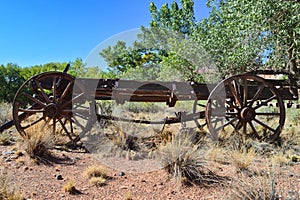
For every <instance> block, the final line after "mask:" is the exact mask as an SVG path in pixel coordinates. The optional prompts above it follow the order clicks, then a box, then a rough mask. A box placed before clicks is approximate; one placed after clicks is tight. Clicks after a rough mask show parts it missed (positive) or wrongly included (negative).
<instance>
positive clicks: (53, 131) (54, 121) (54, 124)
mask: <svg viewBox="0 0 300 200" xmlns="http://www.w3.org/2000/svg"><path fill="white" fill-rule="evenodd" d="M52 133H53V134H55V133H56V119H55V118H53V119H52Z"/></svg>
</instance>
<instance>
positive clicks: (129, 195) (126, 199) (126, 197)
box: [124, 190, 133, 200]
mask: <svg viewBox="0 0 300 200" xmlns="http://www.w3.org/2000/svg"><path fill="white" fill-rule="evenodd" d="M132 199H133V198H132V191H130V190H129V191H127V192H126V194H125V195H124V200H132Z"/></svg>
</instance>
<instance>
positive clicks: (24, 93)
mask: <svg viewBox="0 0 300 200" xmlns="http://www.w3.org/2000/svg"><path fill="white" fill-rule="evenodd" d="M22 95H24V96H25V97H26V98H27V99H30V100H31V101H33V102H34V103H37V104H38V105H40V106H42V107H43V108H44V107H45V106H46V105H45V104H44V103H43V102H41V101H40V100H38V99H37V98H35V97H33V96H31V95H29V94H27V93H26V92H22Z"/></svg>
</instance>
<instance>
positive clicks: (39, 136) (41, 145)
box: [25, 126, 55, 162]
mask: <svg viewBox="0 0 300 200" xmlns="http://www.w3.org/2000/svg"><path fill="white" fill-rule="evenodd" d="M43 130H44V131H43ZM43 130H42V129H39V128H38V126H34V127H33V128H32V129H31V130H30V132H29V134H28V136H27V139H26V141H25V142H26V147H25V151H26V152H27V153H28V155H29V156H30V157H31V158H33V159H36V160H37V161H42V162H44V161H46V160H47V157H48V156H50V155H51V153H50V151H49V150H50V149H51V148H53V146H54V144H55V138H54V136H53V134H52V133H51V132H50V131H47V130H45V129H43ZM48 130H49V129H48ZM50 130H51V129H50Z"/></svg>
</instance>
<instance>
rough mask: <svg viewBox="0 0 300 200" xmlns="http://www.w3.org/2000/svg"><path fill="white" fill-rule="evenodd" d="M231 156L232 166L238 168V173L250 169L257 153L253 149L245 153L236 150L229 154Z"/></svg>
mask: <svg viewBox="0 0 300 200" xmlns="http://www.w3.org/2000/svg"><path fill="white" fill-rule="evenodd" d="M229 156H230V157H231V161H232V164H233V165H234V166H235V167H236V169H237V171H243V170H248V169H249V166H250V165H251V163H252V162H253V159H254V158H255V156H256V153H255V151H254V150H253V149H249V150H248V151H243V152H241V151H240V150H234V151H232V152H231V153H230V154H229Z"/></svg>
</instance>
